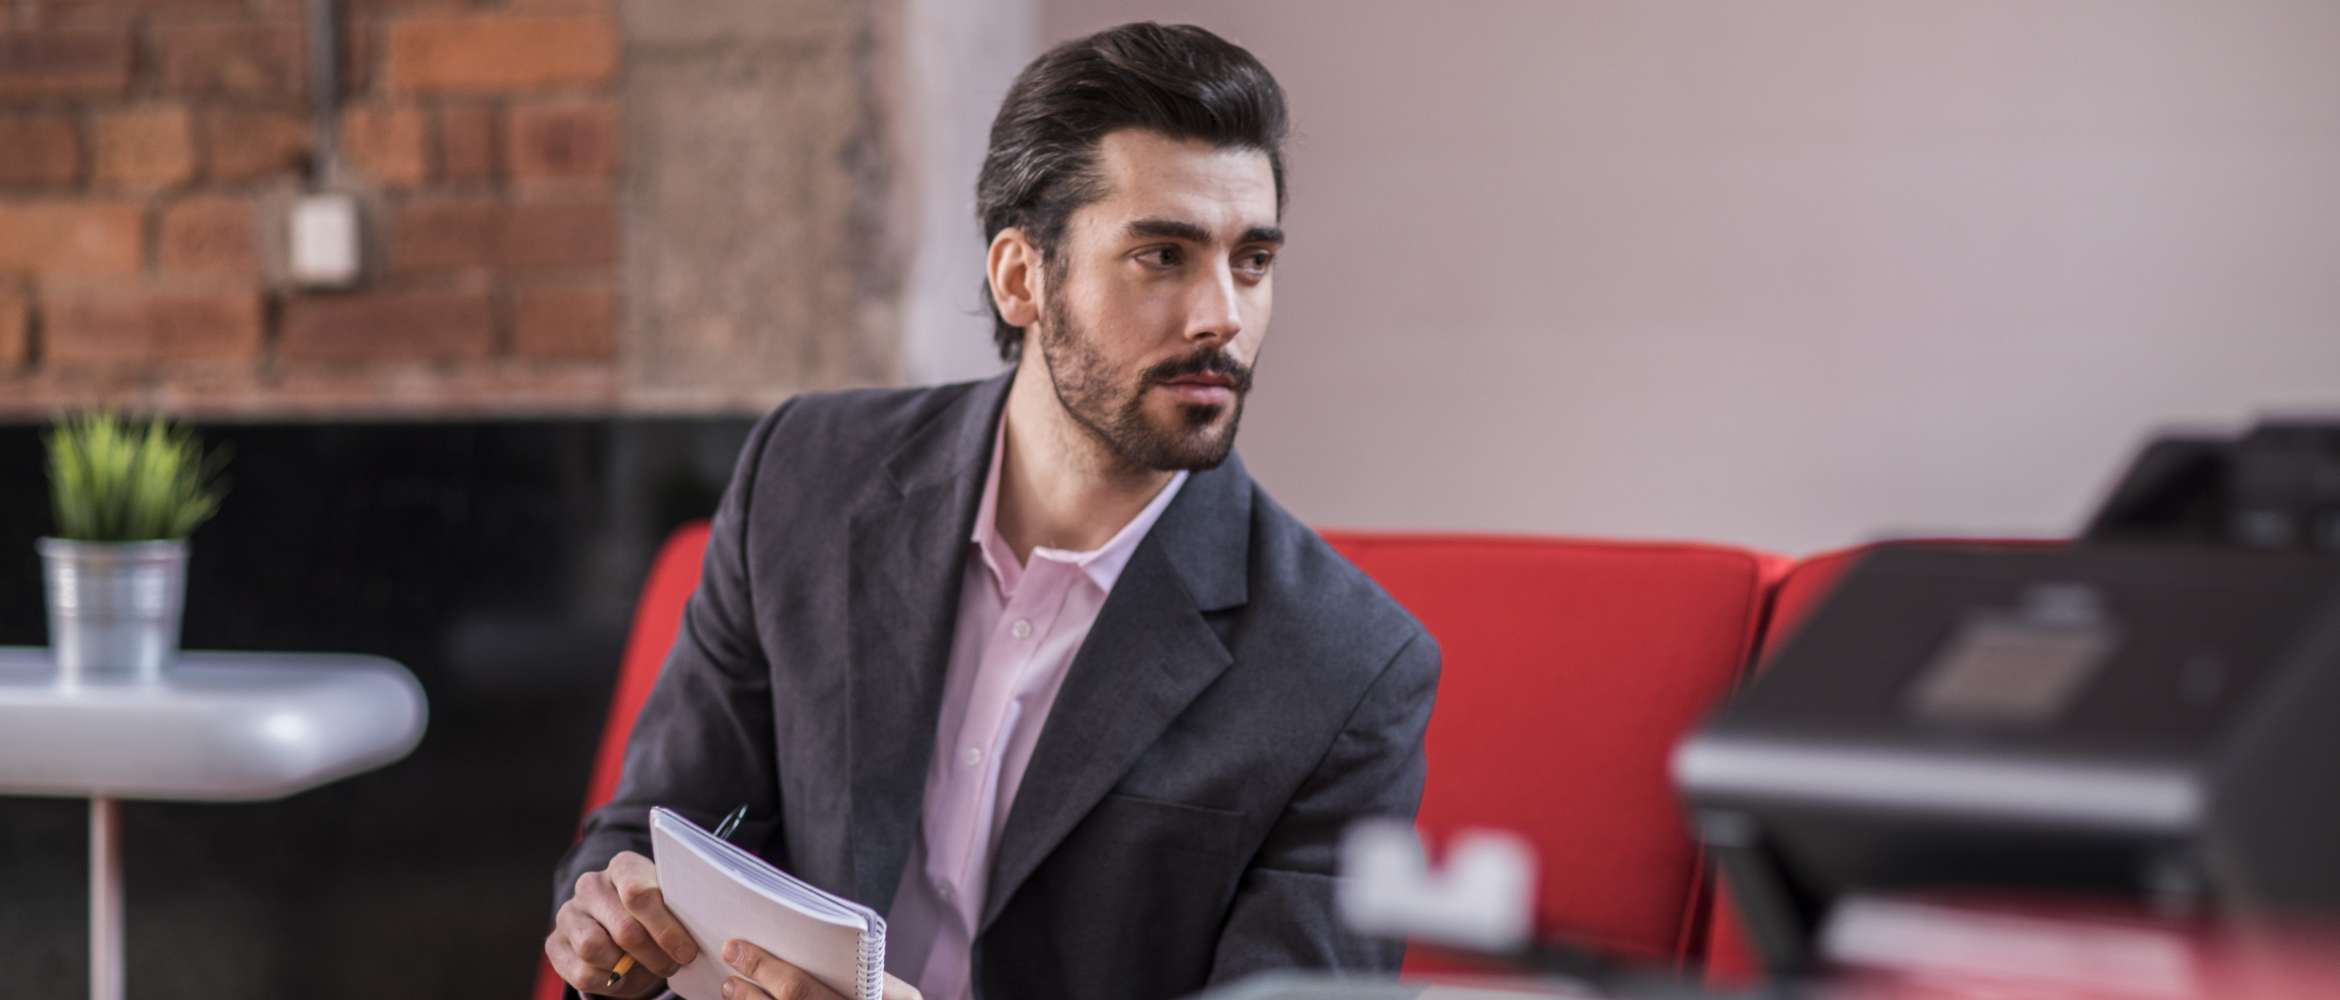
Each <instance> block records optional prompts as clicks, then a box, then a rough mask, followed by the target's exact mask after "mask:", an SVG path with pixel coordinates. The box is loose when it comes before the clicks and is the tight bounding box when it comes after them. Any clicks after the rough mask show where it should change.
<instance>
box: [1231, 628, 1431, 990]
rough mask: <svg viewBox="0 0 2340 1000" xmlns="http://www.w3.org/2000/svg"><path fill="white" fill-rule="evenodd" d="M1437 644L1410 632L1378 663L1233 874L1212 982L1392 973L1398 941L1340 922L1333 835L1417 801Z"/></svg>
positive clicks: (1409, 812)
mask: <svg viewBox="0 0 2340 1000" xmlns="http://www.w3.org/2000/svg"><path fill="white" fill-rule="evenodd" d="M1438 670H1439V655H1438V643H1437V642H1436V640H1433V639H1431V638H1430V636H1429V635H1427V634H1424V633H1419V632H1417V633H1416V634H1415V635H1414V637H1413V638H1412V639H1411V640H1409V641H1408V642H1407V643H1406V644H1405V645H1404V646H1403V647H1401V648H1400V649H1399V650H1398V651H1397V653H1396V654H1395V655H1394V656H1393V657H1392V658H1391V659H1390V662H1389V663H1388V664H1387V665H1386V666H1384V667H1383V668H1382V670H1381V673H1380V675H1379V676H1378V677H1377V678H1375V680H1374V681H1373V684H1372V686H1371V687H1370V688H1368V689H1367V691H1366V693H1365V696H1364V698H1363V699H1362V700H1361V701H1359V702H1358V704H1357V707H1356V709H1355V711H1353V712H1352V713H1351V715H1350V717H1349V720H1348V723H1347V724H1346V725H1345V726H1343V727H1342V730H1341V733H1340V735H1339V736H1337V737H1335V738H1334V740H1333V744H1332V747H1331V749H1330V750H1328V751H1327V752H1326V753H1325V756H1324V759H1323V760H1322V761H1321V762H1319V763H1318V764H1317V766H1316V770H1315V771H1314V772H1313V773H1311V774H1310V775H1309V777H1308V778H1307V780H1306V781H1304V782H1302V784H1301V786H1300V789H1299V791H1298V792H1297V793H1295V794H1294V795H1293V797H1292V800H1291V802H1290V803H1289V804H1288V805H1287V806H1286V807H1285V808H1284V813H1283V815H1282V816H1280V817H1278V818H1277V820H1276V823H1275V826H1274V827H1273V828H1272V829H1271V830H1270V831H1269V832H1268V836H1267V839H1266V841H1265V842H1264V843H1263V844H1262V846H1261V848H1260V850H1259V853H1258V854H1257V855H1256V856H1254V857H1253V859H1252V863H1251V867H1250V868H1249V869H1248V870H1246V871H1245V872H1244V874H1243V881H1242V884H1241V886H1240V887H1238V889H1237V890H1236V895H1235V901H1234V904H1233V906H1232V908H1231V909H1230V911H1229V913H1228V917H1227V922H1226V925H1225V926H1224V927H1223V928H1222V929H1221V930H1220V933H1219V942H1218V947H1217V950H1216V953H1215V954H1214V956H1213V959H1212V964H1211V981H1212V982H1213V983H1219V982H1225V981H1228V980H1234V979H1240V978H1242V977H1244V976H1247V975H1250V974H1252V973H1255V972H1260V971H1265V970H1270V969H1287V968H1294V967H1305V968H1322V969H1338V970H1342V971H1354V972H1365V973H1395V972H1396V971H1397V968H1398V963H1399V961H1400V960H1401V959H1402V958H1403V957H1404V955H1405V945H1404V943H1403V942H1398V941H1379V940H1369V939H1366V938H1363V937H1360V936H1358V935H1357V934H1356V933H1354V932H1352V931H1350V930H1348V929H1347V928H1345V927H1343V926H1341V921H1340V914H1339V913H1338V911H1337V909H1336V904H1335V901H1334V898H1333V897H1334V892H1335V888H1336V886H1337V885H1338V880H1337V879H1336V878H1335V875H1334V872H1335V869H1336V867H1337V865H1338V863H1339V857H1338V854H1339V851H1340V838H1341V834H1342V832H1343V831H1345V830H1346V829H1347V828H1348V826H1349V824H1350V823H1352V822H1355V821H1356V820H1359V819H1364V818H1368V817H1396V818H1402V819H1407V820H1411V819H1413V817H1414V813H1415V810H1417V809H1418V808H1420V806H1421V804H1422V782H1423V776H1424V772H1425V764H1424V762H1423V757H1422V733H1423V731H1424V730H1425V729H1426V728H1427V727H1428V726H1429V723H1430V705H1431V700H1432V699H1433V698H1434V697H1435V695H1436V693H1437V690H1438Z"/></svg>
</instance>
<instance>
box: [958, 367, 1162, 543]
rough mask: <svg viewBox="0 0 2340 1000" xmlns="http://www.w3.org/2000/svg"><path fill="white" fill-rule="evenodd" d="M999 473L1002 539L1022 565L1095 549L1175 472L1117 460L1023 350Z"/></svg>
mask: <svg viewBox="0 0 2340 1000" xmlns="http://www.w3.org/2000/svg"><path fill="white" fill-rule="evenodd" d="M1005 419H1006V420H1007V430H1006V433H1005V434H1004V435H1002V437H1001V441H1000V447H1002V448H1005V449H1007V454H1005V455H1004V456H1002V457H1001V460H1000V468H999V499H998V501H997V506H996V510H997V515H996V516H997V518H998V530H999V535H1000V538H1002V539H1004V540H1005V541H1006V542H1007V543H1008V546H1009V547H1010V548H1013V549H1014V550H1015V553H1016V560H1017V561H1018V562H1028V561H1030V559H1031V557H1032V550H1033V549H1034V548H1038V547H1043V546H1044V547H1047V548H1052V549H1064V550H1066V551H1071V552H1086V551H1089V550H1091V549H1095V548H1101V547H1103V546H1104V544H1105V543H1106V542H1109V541H1112V540H1113V536H1114V535H1115V534H1116V533H1118V532H1119V531H1120V530H1121V529H1122V527H1123V526H1125V525H1127V524H1129V522H1130V519H1131V518H1134V517H1136V516H1137V515H1138V512H1139V511H1141V510H1144V509H1145V506H1146V504H1147V503H1148V502H1150V501H1151V500H1153V498H1154V495H1155V494H1157V493H1159V492H1161V490H1162V487H1163V486H1165V485H1167V484H1168V483H1169V482H1170V479H1171V477H1172V476H1173V475H1175V474H1174V473H1170V472H1163V471H1160V470H1157V469H1147V468H1140V467H1136V466H1132V465H1130V464H1129V463H1128V462H1126V461H1124V460H1122V458H1121V456H1120V455H1117V454H1115V453H1114V452H1113V450H1112V449H1111V448H1108V447H1106V445H1105V442H1103V441H1100V440H1098V439H1097V436H1096V435H1095V434H1093V433H1091V432H1090V431H1089V429H1088V428H1086V427H1083V426H1081V424H1080V423H1079V422H1078V421H1076V420H1074V419H1073V416H1072V414H1070V413H1067V412H1065V409H1064V404H1063V403H1062V402H1060V401H1058V399H1057V398H1056V388H1055V386H1054V385H1052V384H1051V383H1050V382H1049V379H1048V370H1047V365H1046V364H1045V363H1044V362H1042V361H1041V360H1040V359H1039V358H1037V357H1033V356H1031V355H1030V354H1029V352H1027V355H1026V357H1025V358H1024V359H1023V360H1022V361H1021V362H1020V363H1019V364H1018V365H1017V367H1016V375H1015V381H1014V383H1012V384H1011V385H1010V386H1009V388H1008V400H1007V414H1006V417H1005Z"/></svg>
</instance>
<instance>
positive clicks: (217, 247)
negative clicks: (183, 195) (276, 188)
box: [155, 197, 260, 276]
mask: <svg viewBox="0 0 2340 1000" xmlns="http://www.w3.org/2000/svg"><path fill="white" fill-rule="evenodd" d="M254 214H255V213H254V210H253V205H252V199H250V198H229V197H201V198H187V199H183V200H181V201H177V202H174V203H172V204H171V205H170V206H169V207H166V208H164V209H163V213H162V235H161V237H160V238H159V242H158V244H157V247H156V251H155V252H156V262H157V263H158V264H160V265H161V267H162V269H163V270H165V271H184V272H218V273H224V274H240V275H247V276H257V275H258V274H259V273H260V234H259V227H258V225H257V223H256V221H255V218H254Z"/></svg>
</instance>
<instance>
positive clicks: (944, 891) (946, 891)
mask: <svg viewBox="0 0 2340 1000" xmlns="http://www.w3.org/2000/svg"><path fill="white" fill-rule="evenodd" d="M934 894H935V895H937V896H941V897H942V900H943V902H945V903H948V902H950V901H951V897H952V896H956V895H958V893H955V892H952V891H951V884H950V883H949V882H937V883H935V884H934Z"/></svg>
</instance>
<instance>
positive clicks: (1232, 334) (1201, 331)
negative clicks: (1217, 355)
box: [1186, 265, 1243, 344]
mask: <svg viewBox="0 0 2340 1000" xmlns="http://www.w3.org/2000/svg"><path fill="white" fill-rule="evenodd" d="M1186 315H1187V319H1186V339H1187V340H1188V341H1190V342H1193V343H1195V344H1225V343H1227V342H1228V341H1231V340H1234V339H1235V338H1236V337H1238V336H1240V335H1242V333H1243V301H1242V298H1241V296H1240V295H1238V294H1237V292H1236V288H1235V272H1234V270H1233V269H1231V268H1229V267H1227V266H1224V265H1222V266H1220V267H1217V268H1213V269H1210V270H1208V271H1206V272H1205V273H1204V275H1203V277H1202V278H1201V280H1199V281H1197V282H1195V288H1194V290H1193V294H1192V301H1191V303H1190V305H1189V307H1188V309H1187V314H1186Z"/></svg>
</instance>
